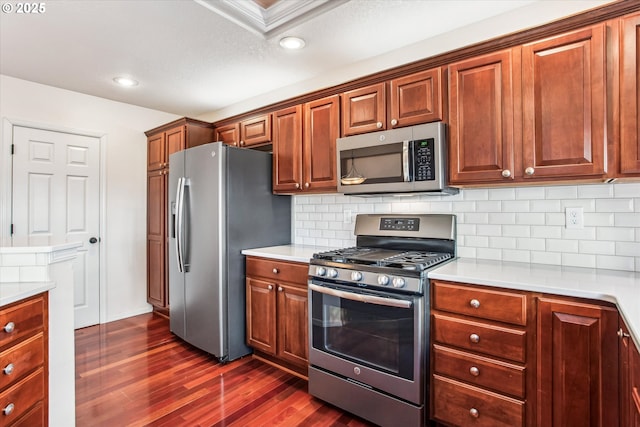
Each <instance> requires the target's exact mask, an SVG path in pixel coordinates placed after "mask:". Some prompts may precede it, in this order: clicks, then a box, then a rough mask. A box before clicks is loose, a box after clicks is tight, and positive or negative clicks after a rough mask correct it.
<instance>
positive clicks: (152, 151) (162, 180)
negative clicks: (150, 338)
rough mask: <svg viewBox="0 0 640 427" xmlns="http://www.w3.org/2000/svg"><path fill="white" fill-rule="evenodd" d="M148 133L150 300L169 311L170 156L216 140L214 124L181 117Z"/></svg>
mask: <svg viewBox="0 0 640 427" xmlns="http://www.w3.org/2000/svg"><path fill="white" fill-rule="evenodd" d="M145 135H147V302H148V303H149V304H151V305H153V307H154V310H156V311H158V312H160V313H164V314H168V312H169V283H168V279H169V278H168V273H167V238H168V235H167V179H168V175H169V156H170V155H171V154H173V153H175V152H176V151H180V150H184V149H185V148H191V147H195V146H197V145H201V144H206V143H207V142H212V141H214V133H213V126H212V125H211V124H210V123H206V122H201V121H199V120H194V119H189V118H186V117H185V118H181V119H178V120H175V121H173V122H171V123H167V124H165V125H163V126H160V127H157V128H155V129H151V130H149V131H147V132H145Z"/></svg>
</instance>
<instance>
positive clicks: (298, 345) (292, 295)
mask: <svg viewBox="0 0 640 427" xmlns="http://www.w3.org/2000/svg"><path fill="white" fill-rule="evenodd" d="M307 322H308V320H307V290H306V289H304V288H299V287H296V286H289V285H278V338H277V341H278V356H280V357H281V358H282V359H284V360H287V361H289V362H291V363H294V364H296V365H300V366H306V364H307V360H308V351H309V350H308V348H309V339H308V329H309V325H308V323H307Z"/></svg>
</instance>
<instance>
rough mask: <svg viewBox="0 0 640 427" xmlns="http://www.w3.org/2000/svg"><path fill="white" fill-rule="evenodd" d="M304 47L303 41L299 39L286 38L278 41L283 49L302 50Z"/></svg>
mask: <svg viewBox="0 0 640 427" xmlns="http://www.w3.org/2000/svg"><path fill="white" fill-rule="evenodd" d="M304 45H305V43H304V40H302V39H301V38H300V37H292V36H288V37H283V38H281V39H280V46H282V47H283V48H285V49H292V50H295V49H302V48H303V47H304Z"/></svg>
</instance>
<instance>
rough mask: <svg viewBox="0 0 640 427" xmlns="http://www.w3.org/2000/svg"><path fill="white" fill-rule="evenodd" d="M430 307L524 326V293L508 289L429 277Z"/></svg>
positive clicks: (525, 299) (525, 306) (525, 309)
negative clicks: (431, 296)
mask: <svg viewBox="0 0 640 427" xmlns="http://www.w3.org/2000/svg"><path fill="white" fill-rule="evenodd" d="M431 286H432V288H433V300H432V302H431V303H432V307H433V308H434V309H436V310H443V311H450V312H452V313H458V314H463V315H466V316H474V317H481V318H483V319H489V320H497V321H499V322H506V323H513V324H514V325H521V326H525V325H526V324H527V304H526V302H527V297H526V295H521V294H517V293H511V292H502V291H494V290H488V289H483V288H477V287H475V286H462V285H457V284H454V283H445V282H439V281H435V280H434V281H432V282H431Z"/></svg>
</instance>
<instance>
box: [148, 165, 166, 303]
mask: <svg viewBox="0 0 640 427" xmlns="http://www.w3.org/2000/svg"><path fill="white" fill-rule="evenodd" d="M166 173H167V170H166V169H162V170H159V171H152V172H150V173H149V174H148V175H147V302H149V304H152V305H154V306H156V307H161V308H165V307H167V305H168V301H167V280H166V271H165V266H166V256H167V254H166V248H167V246H166V227H167V225H166V214H165V209H166V186H167V175H166Z"/></svg>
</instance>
